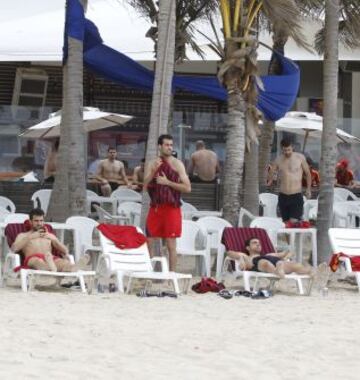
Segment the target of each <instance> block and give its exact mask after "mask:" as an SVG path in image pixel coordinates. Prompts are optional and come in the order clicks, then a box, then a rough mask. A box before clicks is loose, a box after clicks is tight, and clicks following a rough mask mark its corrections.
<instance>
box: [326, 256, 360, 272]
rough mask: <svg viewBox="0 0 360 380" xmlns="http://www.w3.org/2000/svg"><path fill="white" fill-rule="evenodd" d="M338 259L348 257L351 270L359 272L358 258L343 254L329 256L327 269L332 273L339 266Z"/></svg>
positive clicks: (359, 257) (359, 263)
mask: <svg viewBox="0 0 360 380" xmlns="http://www.w3.org/2000/svg"><path fill="white" fill-rule="evenodd" d="M340 257H348V258H349V259H350V262H351V269H352V270H353V271H354V272H360V256H348V255H345V253H342V252H340V253H334V254H333V255H332V256H331V259H330V263H329V267H330V269H331V270H332V271H333V272H336V271H337V269H338V268H339V265H340V260H339V258H340Z"/></svg>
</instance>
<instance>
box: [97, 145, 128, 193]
mask: <svg viewBox="0 0 360 380" xmlns="http://www.w3.org/2000/svg"><path fill="white" fill-rule="evenodd" d="M116 155H117V152H116V149H115V148H112V147H109V149H108V158H107V159H106V160H103V161H101V162H100V164H99V166H98V169H97V172H96V179H97V180H99V181H100V182H101V193H102V195H104V196H105V197H109V196H110V194H111V192H112V191H113V190H115V189H117V188H118V187H119V185H121V184H122V183H123V182H125V184H126V185H127V186H129V181H128V179H127V177H126V173H125V167H124V164H123V163H122V162H121V161H119V160H117V159H116Z"/></svg>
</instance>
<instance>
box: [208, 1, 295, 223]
mask: <svg viewBox="0 0 360 380" xmlns="http://www.w3.org/2000/svg"><path fill="white" fill-rule="evenodd" d="M219 6H220V10H221V16H222V22H223V27H222V33H223V36H224V39H225V42H224V44H221V43H220V38H218V36H217V33H216V32H215V36H216V41H212V47H213V49H214V50H216V51H217V52H218V53H219V55H220V56H221V58H222V61H223V62H222V65H221V67H220V69H219V73H218V77H219V80H220V81H221V82H222V83H223V85H224V86H225V87H226V89H227V91H228V128H227V137H226V158H225V169H224V200H223V209H224V217H225V219H227V220H228V221H229V222H231V223H232V224H234V225H235V224H236V223H237V218H238V213H239V208H240V191H241V189H242V185H243V181H242V177H243V165H244V154H245V146H247V148H248V149H249V148H250V147H251V145H252V144H253V143H257V134H258V131H257V119H258V118H259V115H258V112H257V110H256V108H255V104H256V74H257V67H256V50H257V30H255V29H254V26H255V25H256V23H257V20H258V16H259V15H263V16H264V17H266V19H267V20H268V22H269V23H270V25H272V24H274V23H282V24H284V25H286V27H287V28H288V29H289V30H291V31H293V33H294V34H296V33H298V34H299V33H300V20H299V16H300V14H299V11H298V9H297V7H296V6H295V3H294V1H293V0H262V1H261V0H244V1H242V0H219ZM210 22H211V24H212V25H214V22H213V21H211V19H210ZM213 29H214V28H213ZM245 126H246V127H245ZM249 171H250V170H249ZM256 186H257V185H256ZM252 202H254V201H252ZM256 203H258V202H257V201H256Z"/></svg>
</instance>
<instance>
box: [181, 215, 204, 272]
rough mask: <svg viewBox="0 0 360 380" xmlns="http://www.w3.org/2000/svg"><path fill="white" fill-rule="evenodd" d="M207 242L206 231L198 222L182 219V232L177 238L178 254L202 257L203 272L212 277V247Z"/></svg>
mask: <svg viewBox="0 0 360 380" xmlns="http://www.w3.org/2000/svg"><path fill="white" fill-rule="evenodd" d="M207 244H208V239H207V236H206V232H205V231H204V230H203V229H202V228H201V226H200V225H199V224H197V222H193V221H191V220H183V221H182V234H181V237H179V238H177V239H176V252H177V254H178V255H184V256H198V257H201V258H202V264H203V265H202V274H203V275H205V276H207V277H210V269H211V268H210V249H209V248H208V246H207ZM201 246H202V247H201ZM199 247H201V248H199Z"/></svg>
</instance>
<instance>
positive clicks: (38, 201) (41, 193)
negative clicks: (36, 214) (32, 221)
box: [31, 189, 52, 214]
mask: <svg viewBox="0 0 360 380" xmlns="http://www.w3.org/2000/svg"><path fill="white" fill-rule="evenodd" d="M51 192H52V190H51V189H42V190H38V191H35V193H34V194H33V195H32V196H31V200H32V202H33V206H34V208H37V207H40V208H41V209H42V210H43V211H44V212H45V214H46V213H47V209H48V207H49V202H50V196H51Z"/></svg>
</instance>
